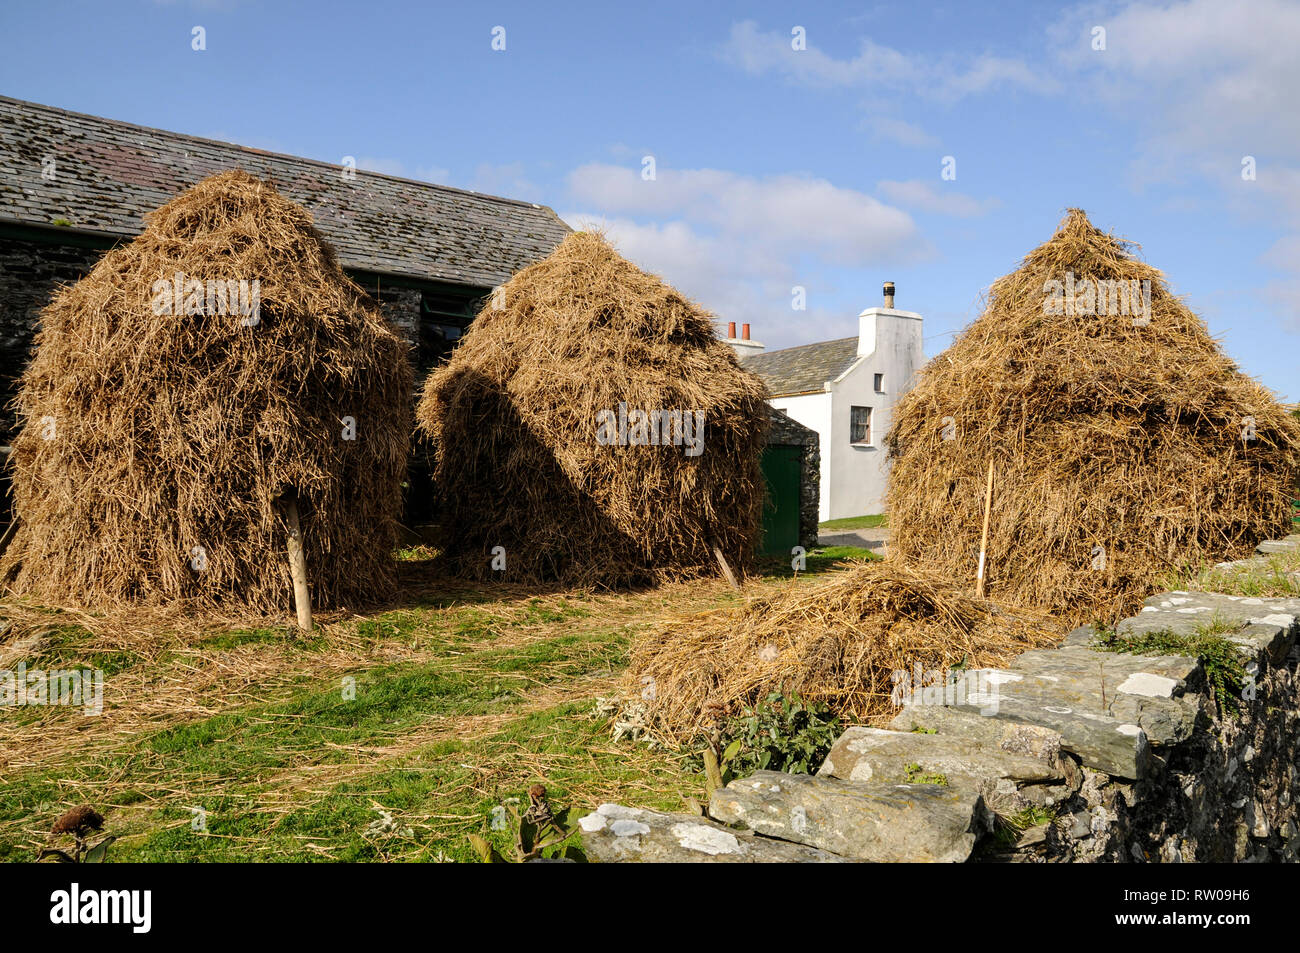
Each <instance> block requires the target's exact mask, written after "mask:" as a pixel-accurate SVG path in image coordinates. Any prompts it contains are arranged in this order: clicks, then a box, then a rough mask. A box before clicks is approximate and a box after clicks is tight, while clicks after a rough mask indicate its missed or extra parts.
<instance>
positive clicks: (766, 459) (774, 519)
mask: <svg viewBox="0 0 1300 953" xmlns="http://www.w3.org/2000/svg"><path fill="white" fill-rule="evenodd" d="M802 458H803V448H802V447H795V446H789V445H786V444H774V445H770V446H768V447H765V448H764V450H763V480H764V482H765V483H766V484H767V501H766V502H765V503H764V505H763V546H762V552H763V553H764V554H765V555H769V556H788V555H790V550H791V549H792V548H794V547H795V546H798V545H799V475H800V470H801V466H800V464H801V461H802Z"/></svg>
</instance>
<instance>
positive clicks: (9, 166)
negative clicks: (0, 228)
mask: <svg viewBox="0 0 1300 953" xmlns="http://www.w3.org/2000/svg"><path fill="white" fill-rule="evenodd" d="M47 157H53V159H54V171H55V176H54V179H53V181H48V180H46V179H43V178H42V177H41V172H42V169H43V168H44V167H45V166H44V165H43V163H44V162H45V161H46V159H47ZM235 167H238V168H242V169H245V170H246V171H248V172H250V173H252V174H254V175H257V176H260V177H262V178H266V179H270V180H271V181H272V182H273V183H274V185H275V187H276V188H277V189H279V190H280V191H281V192H283V193H284V194H285V195H287V196H288V197H289V198H291V199H293V200H294V201H296V202H299V203H301V204H302V205H304V206H306V207H307V209H308V210H309V211H310V212H311V213H312V216H313V217H314V218H315V219H316V227H317V228H319V229H320V230H321V232H322V233H323V234H324V235H325V237H326V238H327V239H329V241H330V242H331V243H332V244H333V245H334V248H335V250H336V251H337V252H338V256H339V260H340V262H341V263H342V264H343V265H344V267H347V268H349V269H353V270H360V271H373V272H379V273H381V274H393V275H404V276H408V277H414V278H423V279H431V280H435V281H446V282H453V283H456V284H467V285H476V286H479V287H493V286H495V285H498V284H500V283H501V282H503V281H505V280H506V279H507V278H509V277H510V276H511V275H512V274H514V273H515V272H516V271H518V270H519V269H520V268H522V267H524V266H526V265H529V264H532V263H533V262H535V261H538V260H540V259H542V258H544V257H546V255H548V254H550V252H551V251H552V250H553V249H554V248H555V246H556V245H557V244H559V243H560V241H561V240H563V238H564V236H565V235H566V234H567V233H568V231H569V229H568V226H566V225H565V224H564V222H562V221H561V220H560V218H559V216H558V215H556V214H555V212H553V211H552V210H551V209H549V208H547V207H545V206H541V205H533V204H532V203H529V202H518V201H514V200H512V199H503V198H496V197H493V196H490V195H480V194H478V193H475V192H466V191H463V190H460V189H453V188H448V187H446V186H442V185H431V184H429V183H427V182H415V181H412V180H410V179H401V178H397V177H396V176H390V175H382V174H379V173H376V172H364V171H361V170H356V171H355V177H354V178H353V179H352V180H351V181H349V180H346V179H345V178H344V177H343V169H342V167H341V166H339V165H331V164H329V163H325V162H318V161H316V160H314V159H303V158H298V157H296V156H286V155H278V154H276V153H271V152H263V151H261V150H259V149H250V148H248V147H245V146H238V145H234V144H232V143H228V142H218V141H216V140H213V139H199V138H196V137H194V136H187V135H183V134H181V133H177V132H167V131H165V130H162V129H150V128H148V127H145V126H136V125H132V124H130V123H125V122H118V121H116V120H113V119H101V118H99V117H97V116H87V115H84V114H82V113H74V112H68V111H67V110H64V109H55V108H53V107H51V106H41V105H37V104H35V103H28V102H23V101H22V100H17V99H9V98H7V97H3V96H0V222H2V221H6V220H7V221H10V222H15V221H16V222H21V223H28V224H38V225H51V224H53V222H54V220H55V219H66V220H67V221H69V222H71V224H72V226H73V227H75V228H78V229H86V230H89V231H98V232H104V233H107V234H109V235H113V236H123V235H124V236H134V235H136V234H138V233H139V232H140V231H141V230H142V228H143V222H142V216H143V215H144V213H145V212H148V211H152V210H153V209H155V208H157V207H158V206H160V205H162V204H164V203H165V202H167V201H168V200H170V199H172V198H173V197H175V196H176V194H177V193H179V192H181V191H182V190H184V189H185V188H187V187H189V186H191V185H193V184H194V183H195V182H198V181H199V180H200V179H202V178H205V177H206V176H208V175H211V174H213V173H214V172H220V171H222V170H224V169H230V168H235Z"/></svg>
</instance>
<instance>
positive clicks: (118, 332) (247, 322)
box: [0, 171, 411, 612]
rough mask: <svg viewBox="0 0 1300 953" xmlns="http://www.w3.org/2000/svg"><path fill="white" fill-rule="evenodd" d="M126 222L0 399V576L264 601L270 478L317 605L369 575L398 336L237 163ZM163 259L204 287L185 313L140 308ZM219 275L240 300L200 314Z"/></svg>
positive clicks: (361, 593) (178, 598) (77, 592)
mask: <svg viewBox="0 0 1300 953" xmlns="http://www.w3.org/2000/svg"><path fill="white" fill-rule="evenodd" d="M146 225H147V227H146V228H145V230H144V232H143V233H142V234H141V235H140V236H139V237H138V238H136V239H135V240H134V241H133V242H131V243H130V244H129V245H125V246H123V247H120V248H116V249H114V250H112V251H110V252H108V253H107V254H106V255H105V256H104V258H103V259H102V260H101V261H100V262H99V264H98V265H96V266H95V268H94V269H93V270H92V271H91V272H90V274H89V275H87V276H86V277H85V278H84V279H82V280H81V281H79V282H78V283H77V284H75V285H72V286H71V287H68V288H64V289H62V290H61V291H60V292H59V293H58V294H57V295H56V296H55V298H54V300H53V301H52V303H51V304H50V305H49V307H47V308H46V309H45V312H44V314H43V317H42V328H41V331H40V334H39V335H38V336H37V351H36V355H35V358H34V359H33V361H32V363H31V365H30V366H29V367H28V368H27V371H26V373H25V374H24V375H23V378H22V382H21V392H20V394H19V397H18V400H17V408H18V412H19V414H20V416H21V418H22V420H23V429H22V432H21V434H20V435H19V436H18V438H17V440H16V441H15V442H14V451H13V457H12V468H13V495H14V505H15V511H16V513H17V516H18V519H19V521H20V522H19V525H18V531H17V533H16V534H15V536H14V538H13V541H12V544H11V545H10V546H9V548H8V549H7V550H6V551H5V553H4V557H3V560H2V561H0V574H2V576H3V578H4V580H5V581H6V582H8V583H9V587H10V590H11V591H12V592H16V593H19V594H25V595H30V596H32V597H34V598H36V599H38V600H41V601H44V602H49V603H55V604H64V605H74V606H85V607H93V608H96V609H98V608H111V607H112V606H114V605H122V604H140V603H145V604H168V605H174V604H178V603H179V604H184V605H193V606H197V607H208V608H214V607H216V606H222V607H226V608H237V609H241V610H242V609H255V610H259V611H265V612H283V611H285V610H286V609H288V607H289V606H290V592H291V589H290V578H289V567H288V561H287V553H286V539H285V524H284V515H283V514H284V507H283V498H284V495H285V494H286V493H291V494H295V495H296V496H297V498H298V506H299V510H300V512H301V517H302V524H303V535H304V538H305V545H306V556H307V565H308V567H309V571H310V587H311V594H312V598H313V600H314V601H315V603H316V604H317V605H318V606H325V607H328V606H332V605H339V604H342V603H348V602H352V603H356V602H368V601H371V600H373V599H374V598H376V597H380V596H383V595H384V594H385V593H387V592H389V591H391V589H392V587H393V585H394V564H393V559H392V547H393V543H394V537H395V531H396V519H397V516H398V511H399V507H400V502H401V489H400V486H401V480H402V478H403V475H404V473H405V466H406V457H407V448H408V443H409V427H410V392H411V391H410V389H411V372H410V368H409V366H408V363H407V356H406V350H407V349H406V346H405V345H404V344H403V342H402V341H401V340H400V339H399V338H398V336H397V335H396V333H395V332H394V331H393V329H392V328H391V327H390V326H389V325H388V323H387V322H386V321H385V320H384V319H383V317H382V316H381V315H380V313H379V312H378V311H377V310H376V309H375V308H374V306H373V304H372V303H371V302H370V301H369V300H368V299H367V298H366V297H365V295H364V293H363V292H362V291H361V289H360V288H358V287H357V286H356V285H355V284H353V283H352V281H350V280H349V279H348V278H347V277H346V276H345V275H344V274H343V272H342V270H341V269H340V267H339V265H338V262H337V261H336V259H335V256H334V253H333V251H332V250H331V249H330V248H329V246H328V245H326V244H325V242H324V240H323V239H322V237H321V235H320V234H319V233H318V232H317V231H316V229H315V228H314V227H313V225H312V220H311V216H310V215H309V214H308V213H307V212H306V211H305V210H304V209H302V208H301V207H299V206H297V205H295V204H293V203H292V202H290V201H288V200H286V199H285V198H283V197H281V196H280V195H279V193H277V192H276V190H275V189H274V188H272V187H271V186H270V185H268V184H266V183H264V182H260V181H258V180H257V179H255V178H253V177H252V176H249V175H248V174H246V173H243V172H239V171H232V172H226V173H223V174H221V175H217V176H213V177H212V178H209V179H206V180H204V181H203V182H200V183H199V184H198V185H196V186H195V187H194V188H192V189H190V190H189V191H187V192H185V193H184V194H182V195H180V196H179V197H177V198H176V199H174V200H173V201H171V202H169V203H168V204H167V205H165V206H163V207H162V208H160V209H158V210H157V211H155V212H153V213H152V214H150V215H149V216H148V218H147V222H146ZM178 273H181V274H183V275H184V276H185V278H187V279H197V280H198V281H200V282H203V283H205V292H204V294H203V302H202V311H203V313H199V314H179V315H177V314H170V315H169V314H162V315H160V314H157V313H156V311H157V310H158V309H159V308H160V307H161V306H162V304H161V303H160V299H159V298H158V290H157V289H156V288H155V282H157V281H159V280H160V279H168V280H174V279H175V276H176V275H177V274H178ZM240 280H243V281H246V282H249V283H250V285H251V282H252V281H253V280H256V281H257V282H258V283H259V286H260V311H259V312H258V313H257V314H256V315H243V314H241V313H235V314H229V313H227V314H221V313H217V312H219V311H220V310H221V306H220V304H219V302H217V300H216V298H215V296H209V295H208V294H207V292H206V283H207V282H208V281H213V282H216V281H223V282H227V281H240ZM250 297H251V295H250ZM346 418H351V419H352V422H354V430H352V428H351V427H350V422H349V421H347V420H346ZM350 430H351V431H352V434H353V435H354V436H355V439H346V437H347V436H348V434H349V431H350Z"/></svg>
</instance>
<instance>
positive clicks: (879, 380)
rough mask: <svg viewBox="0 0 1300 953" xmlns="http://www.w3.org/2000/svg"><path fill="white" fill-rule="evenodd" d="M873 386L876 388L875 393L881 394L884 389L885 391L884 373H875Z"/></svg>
mask: <svg viewBox="0 0 1300 953" xmlns="http://www.w3.org/2000/svg"><path fill="white" fill-rule="evenodd" d="M875 388H876V393H877V394H882V393H884V391H885V375H884V374H877V375H876V383H875Z"/></svg>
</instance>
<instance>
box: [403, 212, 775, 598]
mask: <svg viewBox="0 0 1300 953" xmlns="http://www.w3.org/2000/svg"><path fill="white" fill-rule="evenodd" d="M764 396H765V395H764V389H763V385H762V382H761V381H760V380H759V379H758V378H757V377H755V376H754V375H752V374H750V373H748V372H746V371H744V370H742V369H741V368H740V366H739V364H738V363H737V361H736V358H735V356H734V355H733V353H732V351H731V349H730V348H729V347H727V345H726V344H724V343H722V342H721V341H719V340H718V339H717V337H716V336H715V335H714V333H713V328H712V324H711V320H710V315H709V314H708V313H707V312H705V311H703V310H702V309H700V308H699V307H697V306H696V305H695V304H693V303H692V302H690V301H688V300H687V299H686V298H684V297H682V295H680V294H679V293H677V292H676V291H675V290H673V289H672V288H671V287H669V286H668V285H667V284H665V283H664V282H663V281H661V280H660V279H659V278H657V277H655V276H653V275H648V274H646V273H645V272H643V271H641V270H640V269H638V268H637V267H636V266H635V265H633V264H631V263H630V262H628V261H627V260H626V259H624V258H622V257H620V256H619V255H618V253H617V252H615V251H614V249H613V248H612V247H610V245H609V244H608V243H607V242H606V241H605V240H604V238H602V237H601V236H600V235H596V234H593V233H589V232H576V233H574V234H572V235H570V236H568V237H567V238H566V239H565V240H564V242H563V243H562V244H561V245H560V246H559V248H558V249H556V251H555V252H554V253H553V254H552V255H551V256H550V257H549V258H547V259H545V260H544V261H541V262H539V263H537V264H535V265H532V266H530V267H528V268H526V269H524V270H523V271H521V272H520V273H519V274H517V275H515V277H514V278H512V279H511V280H510V281H509V282H508V283H506V284H505V285H504V286H502V287H501V288H500V289H498V291H497V292H496V293H495V294H494V295H493V296H491V297H490V298H489V299H488V301H487V302H486V303H485V305H484V307H483V309H482V311H481V313H480V314H479V315H478V317H477V318H476V319H475V320H474V322H473V324H472V325H471V326H470V330H469V332H468V334H466V336H465V339H464V341H463V342H462V343H461V345H460V346H459V347H458V348H457V349H456V352H455V353H454V354H453V355H452V358H451V360H450V361H449V362H448V363H447V364H446V365H444V366H443V367H442V368H440V369H439V370H438V371H437V372H435V373H434V374H432V375H430V377H429V379H428V381H427V382H426V384H425V389H424V395H423V398H422V399H421V401H420V405H419V407H418V409H417V419H418V422H419V425H420V427H421V428H422V430H423V431H424V433H426V434H427V435H428V437H429V438H430V442H431V444H432V446H433V452H434V461H435V462H434V468H433V492H434V494H435V497H436V505H437V506H439V507H440V513H439V524H440V527H441V538H440V544H441V547H442V548H443V549H444V551H445V552H446V554H447V557H448V559H449V560H450V562H451V563H452V565H453V566H454V567H455V569H456V570H457V571H459V572H461V573H464V574H467V575H469V576H472V577H476V578H496V579H501V580H508V581H522V582H559V583H564V584H568V585H609V586H614V585H626V584H637V583H641V582H654V581H660V580H663V579H665V578H672V577H678V576H687V575H693V574H700V573H714V572H717V570H718V567H717V564H716V563H715V561H714V557H713V554H712V551H711V547H712V546H713V545H716V546H717V547H719V549H720V550H721V551H722V552H723V553H724V554H725V556H726V558H727V560H728V561H729V562H730V563H731V565H732V567H733V568H738V569H743V568H744V567H745V566H746V565H747V564H748V563H749V561H750V558H751V555H752V552H753V549H754V546H755V543H756V541H757V534H758V527H759V520H760V516H761V508H762V503H763V482H762V477H761V474H760V472H759V456H760V454H761V452H762V448H763V445H764V440H765V434H766V428H767V420H768V411H767V407H766V404H765V401H764ZM620 403H621V404H624V405H626V409H627V412H628V414H629V415H631V414H632V412H633V411H644V412H647V413H648V412H651V411H680V412H682V413H691V412H698V413H702V414H703V420H704V431H703V444H702V452H701V453H699V454H698V455H697V456H690V455H688V453H687V452H686V451H687V447H686V446H685V444H683V445H682V446H674V445H667V446H665V445H662V444H661V445H659V446H653V445H650V446H646V445H640V446H634V445H624V446H620V445H617V442H615V443H610V444H602V443H600V442H598V436H599V430H598V423H599V421H600V420H601V414H602V412H603V413H606V414H610V413H612V414H615V415H617V414H618V412H619V405H620ZM661 435H662V428H661ZM606 436H608V431H607V432H606ZM669 436H670V437H671V436H672V430H671V428H670V430H669ZM631 439H632V437H631V431H630V428H629V435H628V441H629V444H630V442H631ZM496 547H502V549H503V550H504V559H505V562H504V565H505V569H504V571H501V572H494V570H493V568H492V565H493V555H492V554H493V550H494V549H495V548H496ZM497 565H498V566H500V565H501V562H500V561H499V560H498V561H497Z"/></svg>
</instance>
